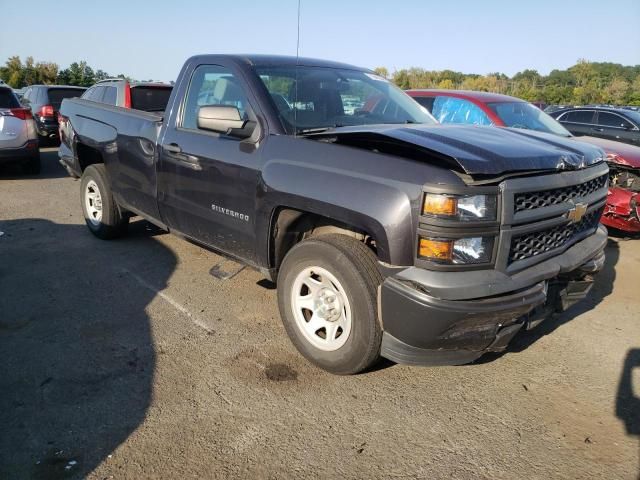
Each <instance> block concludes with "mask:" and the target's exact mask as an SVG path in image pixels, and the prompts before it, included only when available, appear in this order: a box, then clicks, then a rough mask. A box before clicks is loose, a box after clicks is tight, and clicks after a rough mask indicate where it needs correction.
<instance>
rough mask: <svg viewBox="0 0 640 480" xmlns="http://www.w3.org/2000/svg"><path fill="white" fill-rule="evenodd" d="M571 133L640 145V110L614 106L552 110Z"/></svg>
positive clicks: (553, 114)
mask: <svg viewBox="0 0 640 480" xmlns="http://www.w3.org/2000/svg"><path fill="white" fill-rule="evenodd" d="M551 116H552V117H554V118H555V119H556V120H558V121H559V122H560V123H561V124H562V125H564V126H565V127H566V129H567V130H569V131H570V132H571V133H573V134H574V135H577V136H581V135H591V136H594V137H600V138H607V139H609V140H615V141H617V142H625V143H630V144H632V145H640V112H637V111H634V110H629V109H625V108H613V107H577V108H575V107H574V108H567V109H565V110H558V111H557V112H552V113H551Z"/></svg>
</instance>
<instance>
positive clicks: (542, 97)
mask: <svg viewBox="0 0 640 480" xmlns="http://www.w3.org/2000/svg"><path fill="white" fill-rule="evenodd" d="M375 70H376V72H377V73H378V74H379V75H382V76H383V77H385V78H388V79H389V80H391V81H393V82H394V83H395V84H396V85H398V86H399V87H400V88H402V89H408V88H445V89H464V90H480V91H484V92H495V93H504V94H506V95H512V96H514V97H518V98H522V99H524V100H527V101H530V102H536V101H541V102H545V103H549V104H566V105H586V104H590V103H606V104H612V105H640V65H635V66H623V65H620V64H617V63H607V62H589V61H587V60H578V63H576V64H575V65H573V66H572V67H569V68H568V69H566V70H553V71H551V73H549V75H540V74H539V73H538V72H537V71H536V70H529V69H527V70H524V71H522V72H518V73H516V74H515V75H513V76H512V77H509V76H507V75H505V74H503V73H489V74H487V75H478V74H473V73H472V74H469V73H461V72H455V71H453V70H440V71H436V70H425V69H423V68H416V67H413V68H405V69H402V70H396V71H394V72H393V73H390V72H389V70H388V69H387V68H385V67H378V68H376V69H375ZM112 77H118V78H125V79H128V80H131V79H130V78H129V77H127V76H126V75H124V74H122V73H121V74H118V75H113V76H112V75H109V74H108V73H107V72H105V71H104V70H101V69H97V70H94V69H93V68H92V67H90V66H89V65H88V64H87V62H85V61H80V62H73V63H72V64H71V65H69V67H67V68H65V69H62V70H61V69H60V68H59V66H58V65H57V64H56V63H53V62H35V61H34V59H33V57H27V58H26V59H25V61H24V62H22V60H21V59H20V57H18V56H13V57H10V58H9V59H8V60H7V61H6V63H5V65H4V66H2V67H0V78H1V79H2V80H4V81H5V82H6V83H7V84H9V85H10V86H12V87H13V88H22V87H25V86H28V85H34V84H45V85H52V84H58V85H77V86H81V87H89V86H91V85H93V84H94V83H96V82H98V81H100V80H104V79H105V78H112Z"/></svg>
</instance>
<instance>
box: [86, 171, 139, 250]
mask: <svg viewBox="0 0 640 480" xmlns="http://www.w3.org/2000/svg"><path fill="white" fill-rule="evenodd" d="M80 197H81V200H82V211H83V213H84V219H85V222H86V224H87V227H89V230H91V233H93V234H94V235H95V236H96V237H98V238H102V239H103V240H108V239H111V238H116V237H118V236H120V235H122V234H123V233H124V232H125V231H126V228H127V224H128V222H129V217H128V216H127V215H123V214H122V212H121V211H120V208H119V207H118V205H117V204H116V202H115V200H114V198H113V195H112V194H111V189H110V188H109V178H108V177H107V171H106V169H105V167H104V165H103V164H101V163H99V164H95V165H90V166H88V167H87V169H86V170H85V171H84V173H83V174H82V182H81V184H80Z"/></svg>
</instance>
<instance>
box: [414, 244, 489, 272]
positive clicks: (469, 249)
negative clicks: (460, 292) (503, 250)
mask: <svg viewBox="0 0 640 480" xmlns="http://www.w3.org/2000/svg"><path fill="white" fill-rule="evenodd" d="M493 244H494V238H493V237H469V238H458V239H451V240H448V239H443V238H437V239H436V238H425V237H420V243H419V248H418V256H419V257H420V258H424V259H426V260H431V261H432V262H438V263H449V264H453V265H470V264H479V263H489V262H491V254H492V252H493Z"/></svg>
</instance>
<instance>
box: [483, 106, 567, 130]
mask: <svg viewBox="0 0 640 480" xmlns="http://www.w3.org/2000/svg"><path fill="white" fill-rule="evenodd" d="M487 105H488V106H489V108H490V109H491V110H493V111H494V112H495V114H496V115H498V117H500V120H502V121H503V122H504V124H505V125H506V126H507V127H512V128H525V129H527V130H537V131H538V132H545V133H553V134H554V135H561V136H563V137H570V136H571V133H569V131H568V130H567V129H566V128H564V127H563V126H562V125H560V123H559V122H558V121H557V120H555V119H553V118H551V117H550V116H549V115H547V114H546V113H544V112H543V111H542V110H540V109H539V108H538V107H536V106H534V105H531V104H530V103H527V102H499V103H488V104H487Z"/></svg>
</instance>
